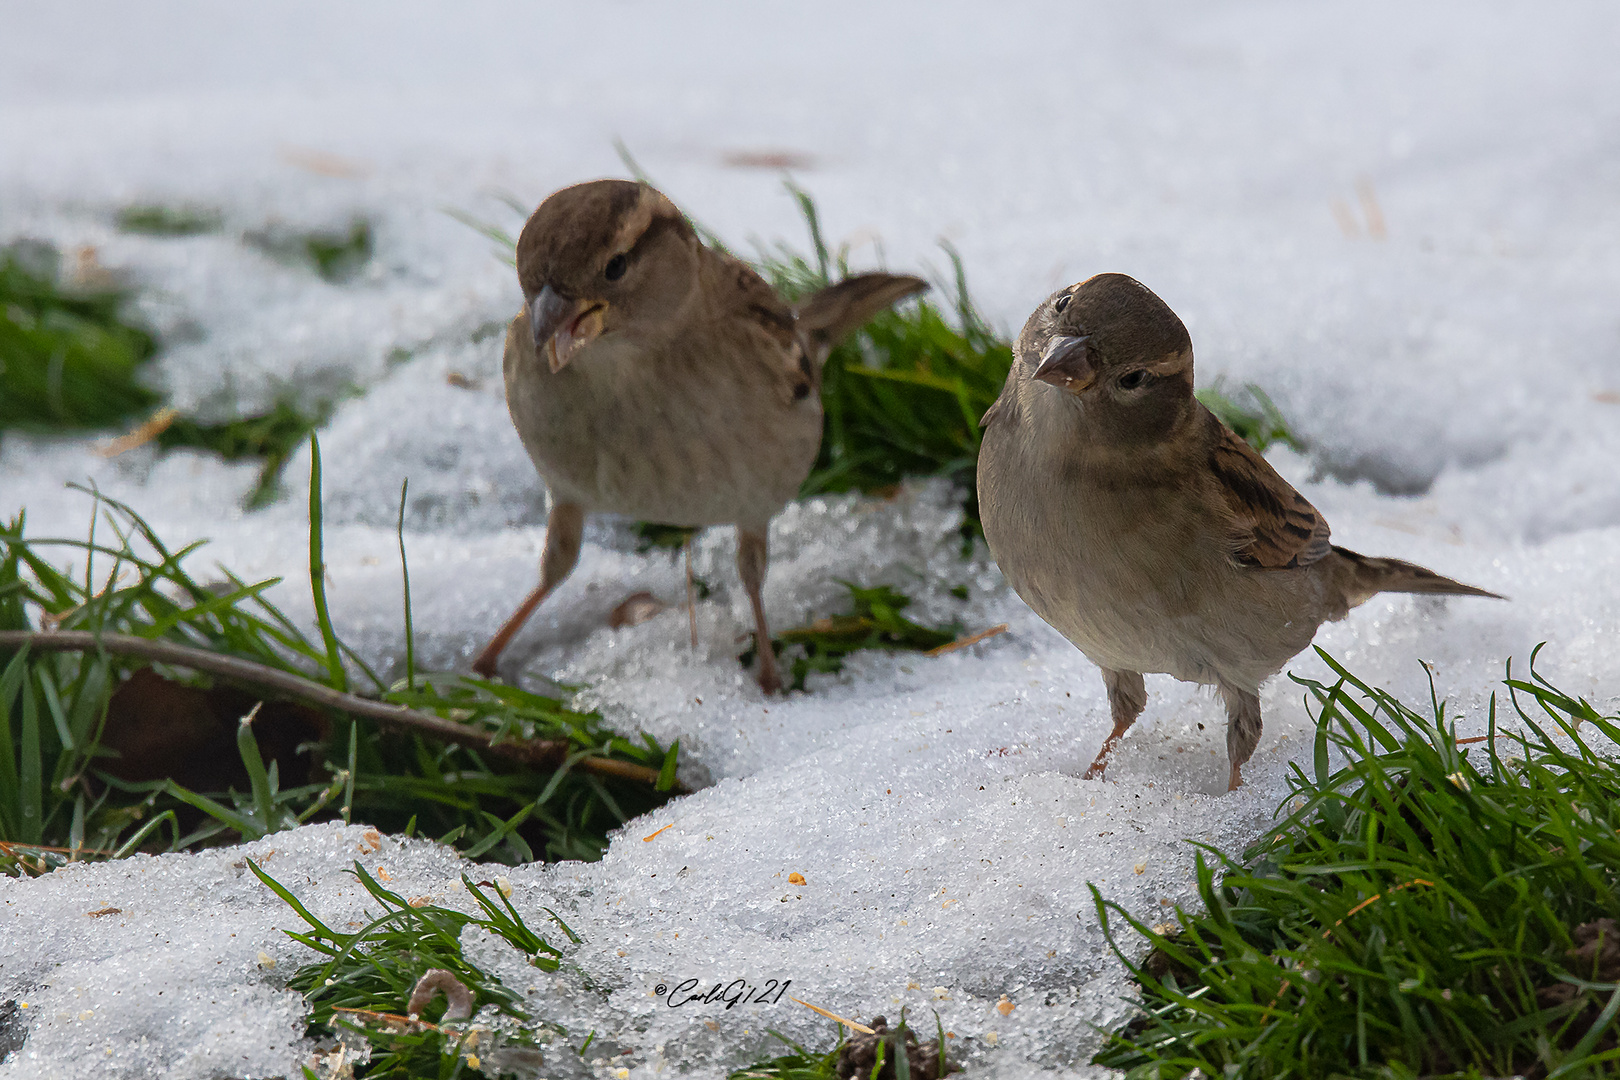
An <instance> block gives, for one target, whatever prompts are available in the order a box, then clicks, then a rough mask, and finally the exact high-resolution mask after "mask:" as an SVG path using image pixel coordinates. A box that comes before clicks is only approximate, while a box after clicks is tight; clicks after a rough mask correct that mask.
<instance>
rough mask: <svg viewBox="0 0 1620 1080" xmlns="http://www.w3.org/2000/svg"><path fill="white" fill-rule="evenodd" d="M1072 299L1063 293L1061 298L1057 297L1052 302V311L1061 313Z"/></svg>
mask: <svg viewBox="0 0 1620 1080" xmlns="http://www.w3.org/2000/svg"><path fill="white" fill-rule="evenodd" d="M1072 299H1073V297H1071V296H1070V295H1069V294H1068V293H1064V294H1063V295H1062V296H1060V297H1058V298H1057V299H1056V300H1054V301H1053V302H1052V310H1053V311H1057V312H1061V311H1062V310H1063V309H1064V308H1066V307H1068V306H1069V301H1070V300H1072Z"/></svg>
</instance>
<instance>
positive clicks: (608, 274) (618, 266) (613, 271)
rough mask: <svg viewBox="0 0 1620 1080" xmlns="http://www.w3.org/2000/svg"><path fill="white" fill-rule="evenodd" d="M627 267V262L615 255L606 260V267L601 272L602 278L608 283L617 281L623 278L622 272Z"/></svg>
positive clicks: (628, 263) (622, 257)
mask: <svg viewBox="0 0 1620 1080" xmlns="http://www.w3.org/2000/svg"><path fill="white" fill-rule="evenodd" d="M629 265H630V262H629V260H628V259H626V258H625V257H624V256H623V255H615V256H613V258H611V259H609V260H608V264H607V267H606V268H605V269H604V270H603V271H602V276H603V277H605V278H607V279H608V280H609V281H618V280H619V279H620V278H622V277H624V271H625V269H626V268H627V267H628V266H629Z"/></svg>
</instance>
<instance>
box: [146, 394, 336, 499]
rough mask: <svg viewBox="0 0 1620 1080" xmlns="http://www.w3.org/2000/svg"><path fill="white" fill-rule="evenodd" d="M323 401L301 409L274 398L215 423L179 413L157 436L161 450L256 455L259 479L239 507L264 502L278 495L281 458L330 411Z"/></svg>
mask: <svg viewBox="0 0 1620 1080" xmlns="http://www.w3.org/2000/svg"><path fill="white" fill-rule="evenodd" d="M332 408H333V406H332V405H331V404H330V403H324V404H322V405H320V406H318V407H317V408H316V409H315V410H314V411H313V412H311V413H306V412H304V411H303V410H302V409H300V408H299V407H298V406H297V405H296V404H294V403H293V402H291V401H286V400H283V401H278V402H276V404H275V405H274V406H273V407H272V408H271V409H270V411H269V412H265V413H259V414H257V415H254V416H243V417H239V418H237V419H235V420H227V421H225V422H224V423H221V424H201V423H198V422H197V421H196V420H193V419H191V418H190V417H185V416H182V417H179V418H178V419H176V420H175V421H174V422H173V423H171V424H170V425H169V426H168V427H167V428H165V429H164V430H163V431H162V432H161V433H159V435H158V436H157V444H158V445H159V446H160V447H162V448H163V449H165V450H172V449H174V448H175V447H180V446H184V447H190V448H192V449H196V450H209V451H212V452H213V453H216V454H218V455H219V456H220V457H222V458H224V459H225V460H226V461H240V460H241V459H243V458H258V459H260V462H261V464H260V467H259V482H258V484H256V485H255V486H254V488H253V490H252V491H251V492H249V493H248V497H247V500H246V503H245V505H244V509H247V510H257V509H259V508H260V507H263V506H268V505H269V504H270V503H272V502H274V501H275V500H276V499H277V497H279V496H280V494H281V470H282V468H283V467H284V466H285V465H286V464H287V459H288V458H290V457H291V456H292V455H293V452H294V451H296V450H297V449H298V447H299V446H301V445H303V442H304V440H305V439H307V438H309V437H310V435H312V434H313V433H314V432H315V430H316V429H317V428H318V427H320V426H321V425H322V424H324V423H325V422H326V421H327V420H328V419H329V418H330V417H331V415H332Z"/></svg>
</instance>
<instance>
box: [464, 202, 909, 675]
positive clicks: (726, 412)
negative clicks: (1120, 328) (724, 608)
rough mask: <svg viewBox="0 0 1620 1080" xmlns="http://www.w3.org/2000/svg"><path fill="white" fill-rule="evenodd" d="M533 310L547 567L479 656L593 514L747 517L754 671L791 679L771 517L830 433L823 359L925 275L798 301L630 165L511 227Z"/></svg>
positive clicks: (522, 411) (532, 446) (524, 370)
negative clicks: (778, 606)
mask: <svg viewBox="0 0 1620 1080" xmlns="http://www.w3.org/2000/svg"><path fill="white" fill-rule="evenodd" d="M517 271H518V282H519V284H520V285H522V287H523V300H524V303H523V310H522V311H521V312H519V314H518V316H517V318H515V319H513V320H512V325H511V327H510V328H509V330H508V331H507V335H506V356H505V361H504V364H503V367H504V370H505V375H506V403H507V407H508V409H509V410H510V411H511V414H512V423H513V424H514V425H515V426H516V427H517V431H518V436H519V437H520V438H521V439H522V440H523V445H524V447H525V448H526V449H527V450H528V452H529V457H530V458H531V459H533V461H534V467H535V468H536V469H537V470H539V472H540V476H541V479H543V480H544V481H545V483H546V488H547V489H548V490H549V491H550V493H551V513H550V517H549V518H548V520H547V522H546V541H545V550H544V552H543V554H542V555H541V557H540V584H539V586H538V587H537V588H536V589H535V590H534V591H533V592H531V593H530V594H529V596H528V598H527V599H525V600H524V601H523V603H522V605H521V606H519V608H518V609H517V611H516V612H515V613H514V614H513V615H512V617H511V618H510V619H508V620H507V621H506V624H505V625H504V626H502V627H501V629H500V632H499V633H497V634H496V635H495V637H494V638H493V639H492V640H491V641H490V643H489V644H488V645H487V646H486V647H485V648H484V651H483V652H482V653H481V654H480V655H479V657H478V659H477V660H476V661H475V662H474V663H473V670H474V671H477V672H478V673H480V674H482V675H485V676H493V675H494V673H495V666H496V661H497V660H498V658H499V657H500V654H501V650H502V649H504V648H505V647H506V644H507V642H508V641H510V640H511V638H512V635H514V634H515V633H517V631H518V629H519V628H520V627H521V626H522V625H523V623H524V622H525V621H526V620H527V619H528V618H529V616H530V615H531V614H533V612H534V609H535V608H536V607H538V606H539V604H540V602H541V601H542V600H544V599H545V598H546V595H547V594H548V593H550V592H551V591H552V590H553V589H555V588H556V587H557V585H558V584H559V583H561V582H562V580H563V579H564V578H566V577H567V576H568V574H569V572H570V571H572V570H573V568H574V564H575V563H576V562H577V561H578V558H579V548H580V537H581V534H582V531H583V529H584V523H585V515H586V514H590V513H608V514H623V515H626V516H629V517H633V518H637V519H639V520H642V521H651V522H657V523H659V524H665V525H683V526H698V525H718V524H727V523H729V524H734V525H736V527H737V570H738V572H739V574H741V576H742V583H743V588H744V589H746V590H747V592H748V600H749V603H750V604H751V605H752V606H753V609H754V623H755V627H756V629H757V631H758V642H759V648H758V653H759V657H760V664H759V683H760V686H762V687H763V688H764V689H765V691H766V692H767V693H769V692H773V691H776V690H779V689H780V688H781V685H782V680H781V676H780V675H779V674H778V672H777V668H776V661H775V657H774V655H773V653H772V651H771V648H770V634H769V632H768V630H767V629H766V625H765V608H764V605H763V603H762V601H761V598H760V588H761V586H762V585H763V584H764V581H765V566H766V559H767V552H766V536H767V530H768V526H769V524H770V520H771V517H772V516H773V515H774V514H775V513H776V512H777V511H778V510H780V509H781V508H782V507H783V506H784V505H786V504H787V502H788V500H790V499H792V498H793V497H794V496H795V495H797V494H798V491H799V486H800V485H801V484H802V483H803V482H804V478H805V477H806V476H807V475H808V474H809V472H810V466H811V465H812V464H814V462H815V458H816V452H817V450H818V449H819V447H820V445H821V395H820V390H821V368H822V364H823V363H824V362H825V361H826V359H827V354H828V353H829V352H830V351H831V349H832V347H833V345H835V344H836V343H837V342H838V341H839V339H841V338H842V337H843V336H844V335H846V334H848V333H851V332H852V331H854V330H856V329H857V328H859V327H860V326H861V325H862V324H864V323H865V322H866V321H867V320H869V319H870V318H871V317H872V316H873V315H875V314H877V313H878V312H879V311H881V310H883V309H884V308H886V307H889V306H890V305H891V304H894V303H896V302H898V301H900V300H902V299H904V298H905V297H907V296H911V295H913V294H914V293H918V292H921V291H922V290H923V289H926V288H927V287H928V286H927V283H926V282H924V281H922V280H921V279H919V278H914V277H907V276H904V275H897V274H880V273H874V274H859V275H856V276H854V277H850V278H846V279H845V280H843V281H840V282H838V283H837V284H836V285H831V286H828V287H827V288H824V289H821V290H820V291H818V292H815V293H812V294H811V295H809V296H807V297H805V298H803V299H802V300H800V301H799V302H798V303H797V304H794V305H790V304H788V303H787V302H786V301H784V300H783V299H782V298H781V297H779V296H778V295H777V294H776V292H775V290H773V289H772V288H771V287H770V285H769V284H767V283H766V282H765V280H764V279H763V278H761V277H760V276H759V275H758V274H756V273H755V272H754V271H753V270H752V269H751V268H750V267H749V266H747V265H746V264H745V263H743V262H741V261H739V260H737V259H735V258H733V257H732V256H730V255H728V254H726V253H725V252H722V251H716V250H714V249H712V248H708V247H705V246H704V245H703V243H702V242H701V241H700V240H699V239H698V237H697V234H696V233H695V232H694V231H693V229H692V226H691V224H690V223H689V222H688V221H687V220H686V218H685V217H684V216H683V215H682V214H681V212H680V211H679V210H677V209H676V208H675V204H674V203H672V202H670V201H669V200H668V199H667V198H665V197H664V196H663V195H661V194H659V193H658V192H657V191H655V190H653V189H652V188H651V187H649V186H648V185H646V184H641V183H633V182H631V181H628V180H595V181H591V182H589V183H584V184H577V185H575V186H573V187H567V188H563V189H562V190H561V191H558V192H556V193H555V194H553V195H551V196H550V197H549V198H547V199H546V201H545V202H543V203H541V204H540V206H539V208H538V209H537V210H535V212H534V214H533V215H532V216H531V217H530V218H529V220H528V223H527V224H525V225H524V226H523V232H522V234H521V235H520V236H519V237H518V244H517Z"/></svg>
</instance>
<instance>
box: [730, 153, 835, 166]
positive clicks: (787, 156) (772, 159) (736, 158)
mask: <svg viewBox="0 0 1620 1080" xmlns="http://www.w3.org/2000/svg"><path fill="white" fill-rule="evenodd" d="M720 163H721V164H722V165H724V166H726V167H727V168H729V169H813V168H815V167H816V159H815V158H814V157H813V156H811V155H810V154H807V153H805V152H804V151H802V150H728V151H726V152H725V153H724V154H722V155H720Z"/></svg>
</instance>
